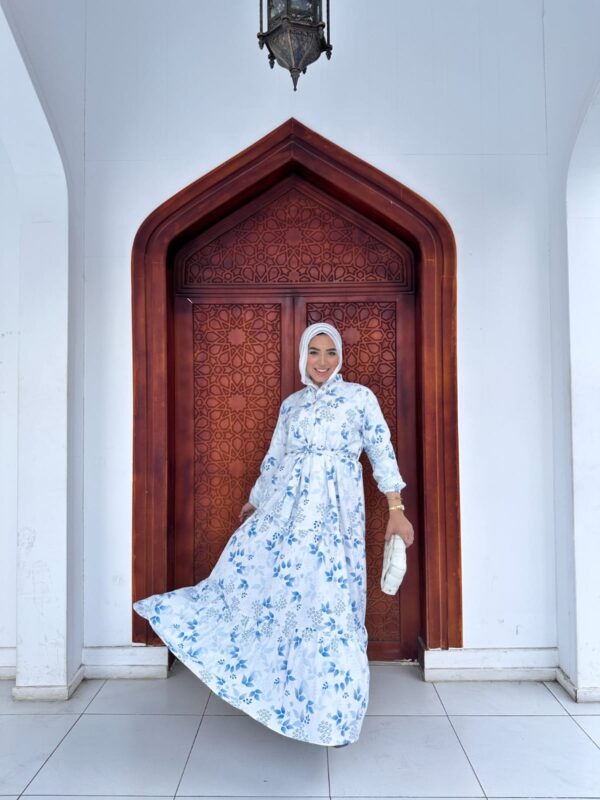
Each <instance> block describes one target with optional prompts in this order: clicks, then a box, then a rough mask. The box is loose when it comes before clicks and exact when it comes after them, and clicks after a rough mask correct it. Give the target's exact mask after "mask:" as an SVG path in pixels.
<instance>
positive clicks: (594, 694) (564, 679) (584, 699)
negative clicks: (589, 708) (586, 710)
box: [556, 667, 600, 703]
mask: <svg viewBox="0 0 600 800" xmlns="http://www.w3.org/2000/svg"><path fill="white" fill-rule="evenodd" d="M556 680H557V681H558V683H560V685H561V686H562V687H563V689H564V690H565V691H566V692H567V693H568V694H569V696H570V697H571V698H572V699H573V700H574V701H575V702H576V703H598V702H600V686H591V687H586V688H585V689H577V687H576V686H575V685H574V684H573V682H572V681H571V679H570V678H569V676H568V675H567V674H566V672H563V670H562V668H561V667H558V668H557V670H556Z"/></svg>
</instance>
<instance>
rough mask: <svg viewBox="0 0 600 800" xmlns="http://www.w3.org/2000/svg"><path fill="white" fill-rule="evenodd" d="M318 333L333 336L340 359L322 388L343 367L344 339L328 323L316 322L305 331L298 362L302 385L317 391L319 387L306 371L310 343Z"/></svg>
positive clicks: (301, 340)
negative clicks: (312, 387)
mask: <svg viewBox="0 0 600 800" xmlns="http://www.w3.org/2000/svg"><path fill="white" fill-rule="evenodd" d="M318 333H326V334H327V335H328V336H331V338H332V340H333V343H334V344H335V347H336V350H337V352H338V355H339V357H340V358H339V361H338V363H337V364H336V366H335V368H334V370H333V372H332V373H331V375H330V376H329V377H328V378H327V380H326V381H325V383H323V384H321V386H325V384H327V383H329V381H330V380H331V379H332V378H333V377H334V375H337V373H338V372H339V371H340V369H341V366H342V337H341V336H340V333H339V331H338V330H337V329H336V328H334V327H333V325H330V324H329V323H328V322H315V323H314V324H313V325H309V326H308V328H306V329H305V330H304V332H303V334H302V337H301V339H300V359H299V361H298V367H299V368H300V379H301V381H302V383H305V384H306V385H307V386H314V388H315V389H316V388H317V385H316V384H315V383H314V382H313V380H312V378H311V377H310V376H309V375H308V373H307V371H306V362H307V359H308V343H309V342H310V340H311V339H312V338H313V336H316V335H317V334H318ZM318 388H321V387H318Z"/></svg>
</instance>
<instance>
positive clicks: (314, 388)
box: [306, 372, 344, 394]
mask: <svg viewBox="0 0 600 800" xmlns="http://www.w3.org/2000/svg"><path fill="white" fill-rule="evenodd" d="M343 380H344V379H343V378H342V373H341V372H336V374H335V375H332V376H331V378H327V380H326V381H325V383H323V384H322V385H321V386H315V384H314V383H312V381H311V382H310V383H308V384H307V385H306V388H307V389H312V391H313V393H314V394H316V393H317V392H320V391H322V390H323V389H325V388H330V387H331V386H334V385H335V384H338V383H341V382H342V381H343Z"/></svg>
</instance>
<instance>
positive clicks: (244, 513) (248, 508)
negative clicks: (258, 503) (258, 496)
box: [240, 503, 256, 522]
mask: <svg viewBox="0 0 600 800" xmlns="http://www.w3.org/2000/svg"><path fill="white" fill-rule="evenodd" d="M255 511H256V509H255V508H254V506H253V505H252V503H246V504H245V505H243V506H242V510H241V511H240V522H245V521H246V519H247V518H248V517H249V516H250V515H251V514H254V512H255Z"/></svg>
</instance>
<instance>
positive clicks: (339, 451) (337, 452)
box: [286, 444, 359, 461]
mask: <svg viewBox="0 0 600 800" xmlns="http://www.w3.org/2000/svg"><path fill="white" fill-rule="evenodd" d="M306 453H314V454H315V455H318V456H324V455H330V456H334V457H336V456H337V457H338V458H350V459H352V460H353V461H358V458H359V454H358V453H354V452H352V450H349V449H348V448H347V447H338V448H332V447H322V446H321V445H316V444H305V445H302V446H301V447H292V448H290V449H289V450H287V451H286V455H304V454H306Z"/></svg>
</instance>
